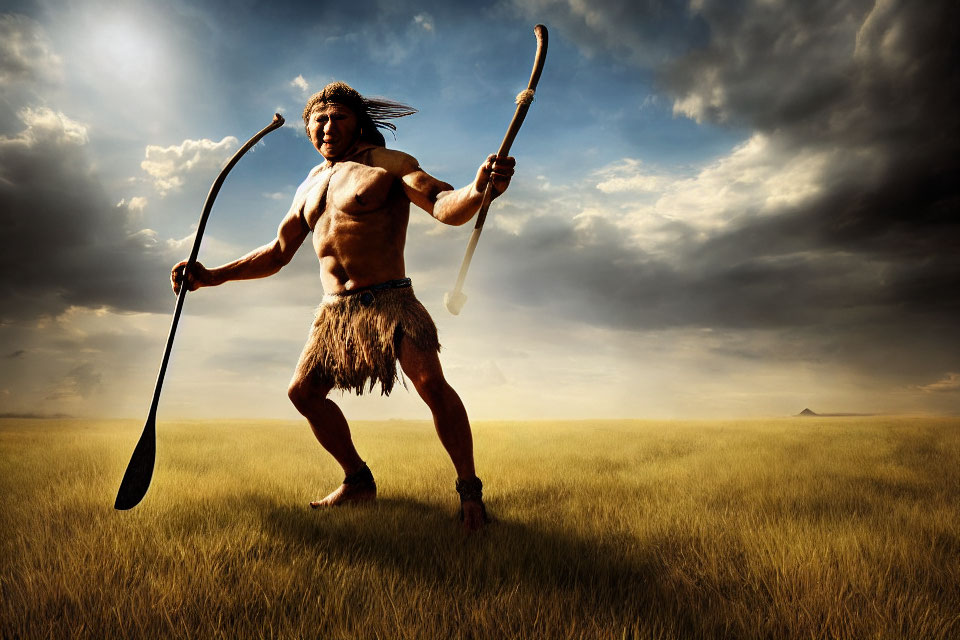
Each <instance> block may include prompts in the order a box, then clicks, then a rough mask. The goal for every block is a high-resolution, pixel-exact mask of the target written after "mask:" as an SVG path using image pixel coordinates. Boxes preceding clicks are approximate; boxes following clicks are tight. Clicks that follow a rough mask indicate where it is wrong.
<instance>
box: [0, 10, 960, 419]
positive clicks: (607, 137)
mask: <svg viewBox="0 0 960 640" xmlns="http://www.w3.org/2000/svg"><path fill="white" fill-rule="evenodd" d="M958 14H960V8H958V5H957V4H956V3H953V2H938V1H931V2H922V3H921V2H907V1H897V0H875V1H874V0H827V1H823V0H808V1H804V2H789V1H785V0H722V1H721V0H675V1H671V0H595V1H593V2H590V3H587V2H583V1H581V0H499V1H495V2H442V1H436V2H423V1H415V0H391V1H389V2H388V1H386V0H384V1H381V2H376V1H369V0H356V1H354V2H350V3H344V2H324V1H315V2H282V1H276V0H270V1H269V2H259V1H255V0H231V1H230V2H226V1H223V2H186V1H176V0H174V1H157V2H140V1H137V0H133V1H130V2H125V3H122V4H121V5H116V4H115V3H112V2H111V3H107V2H99V1H97V0H74V1H69V0H65V1H52V0H33V1H30V2H21V1H18V0H5V1H4V2H3V3H2V5H0V242H2V252H0V265H2V266H0V278H2V280H0V294H2V295H0V362H2V366H0V415H7V416H12V415H60V414H62V415H70V416H79V417H104V418H106V417H123V418H141V417H145V416H146V413H147V411H148V409H149V404H150V400H151V397H152V394H153V388H154V382H155V377H156V372H157V368H158V367H159V364H160V358H161V356H162V352H163V346H164V343H165V341H166V337H167V332H168V329H169V323H170V319H171V316H172V312H173V309H174V305H175V298H174V296H173V294H172V293H171V292H170V290H169V284H168V277H169V270H170V267H171V266H172V265H173V264H174V263H175V262H177V261H179V260H181V259H184V258H185V257H186V256H187V254H188V253H189V250H190V247H191V245H192V242H193V234H194V232H195V230H196V225H197V222H198V219H199V215H200V211H201V208H202V205H203V200H204V197H205V195H206V193H207V190H208V189H209V186H210V183H211V182H212V181H213V179H214V178H215V177H216V175H217V173H218V172H219V170H220V168H221V167H222V166H223V164H224V163H225V162H226V160H227V159H228V158H229V157H230V156H231V155H232V154H233V152H234V151H236V150H237V149H238V148H239V146H240V145H242V144H243V141H245V140H246V139H247V138H249V137H250V136H251V135H253V133H255V132H256V131H258V130H259V129H261V128H262V127H264V126H265V125H266V124H268V123H269V122H270V120H271V118H272V116H273V113H274V112H275V111H278V112H281V113H282V114H284V116H285V117H286V119H287V124H286V125H284V127H283V128H281V129H280V130H279V131H277V132H274V133H272V134H270V135H269V136H267V137H266V138H265V139H264V140H263V141H262V142H261V143H260V144H258V145H257V146H256V147H255V148H254V149H253V150H252V151H251V152H250V153H248V154H247V155H246V156H244V158H243V159H242V160H241V161H240V163H239V164H238V165H237V166H236V168H235V169H234V170H233V172H232V173H231V174H230V176H229V177H228V179H227V181H226V183H225V185H224V187H223V189H222V191H221V193H220V196H219V198H218V200H217V202H216V205H215V206H214V208H213V213H212V216H211V218H210V221H209V223H208V226H207V229H206V232H205V235H204V238H203V245H202V248H201V251H200V260H201V261H202V262H204V263H205V264H207V265H210V266H214V265H219V264H223V263H225V262H228V261H230V260H232V259H234V258H236V257H239V256H241V255H243V254H245V253H246V252H248V251H250V250H251V249H254V248H256V247H258V246H260V245H263V244H265V243H267V242H269V241H271V240H272V239H273V237H274V236H275V233H276V227H277V224H278V223H279V221H280V220H281V219H282V218H283V216H284V215H285V213H286V210H287V208H288V207H289V203H290V201H291V199H292V197H293V193H294V191H295V189H296V186H297V185H298V184H299V183H300V182H301V181H302V180H303V178H304V177H305V176H306V174H307V172H308V171H309V170H310V169H311V168H312V167H313V166H315V165H316V164H318V163H319V162H321V161H322V158H320V157H319V156H318V155H317V153H316V151H315V149H313V147H312V146H311V144H310V143H309V142H308V140H307V139H306V137H305V135H304V132H303V126H302V124H303V123H302V119H301V115H300V114H301V112H302V109H303V104H304V103H305V101H306V99H307V98H308V97H309V96H310V94H311V93H313V92H314V91H318V90H319V89H321V88H322V87H323V86H324V85H325V84H326V83H328V82H330V81H333V80H343V81H346V82H348V83H350V84H351V85H353V86H354V87H355V88H356V89H358V90H359V91H360V92H361V93H364V94H366V95H376V96H384V97H388V98H391V99H394V100H398V101H400V102H404V103H407V104H410V105H412V106H414V107H416V108H417V109H418V110H419V112H418V113H417V114H415V115H413V116H409V117H406V118H403V119H401V120H398V121H396V124H397V127H398V130H397V134H396V138H395V139H394V137H393V136H392V135H390V134H389V132H387V144H388V146H389V147H391V148H397V149H401V150H403V151H405V152H407V153H410V154H412V155H414V156H415V157H416V158H417V159H418V160H419V161H420V163H421V166H422V167H423V168H424V169H425V170H426V171H428V172H429V173H431V174H432V175H434V176H436V177H438V178H440V179H441V180H445V181H447V182H450V183H452V184H454V185H455V186H458V187H459V186H463V185H466V184H468V183H469V182H470V181H471V179H472V178H473V176H474V174H475V172H476V169H477V167H478V166H479V164H480V163H481V162H482V161H483V159H484V158H485V157H486V156H487V154H489V153H493V152H495V151H496V149H497V147H498V146H499V143H500V140H501V139H502V137H503V135H504V132H505V131H506V127H507V124H508V123H509V121H510V118H511V116H512V115H513V111H514V109H515V106H514V103H513V101H514V98H515V96H516V94H517V93H518V92H519V91H521V90H522V89H524V88H525V86H526V82H527V79H528V77H529V74H530V67H531V65H532V61H533V54H534V50H535V39H534V36H533V26H534V25H535V24H536V23H543V24H545V25H546V26H547V27H548V29H549V33H550V45H549V52H548V55H547V62H546V68H545V70H544V73H543V76H542V78H541V80H540V85H539V87H538V89H537V93H536V100H535V101H534V103H533V105H532V106H531V108H530V111H529V113H528V116H527V119H526V122H525V124H524V126H523V129H522V130H521V131H520V134H519V135H518V137H517V140H516V142H515V144H514V146H513V149H512V155H514V156H515V157H516V158H517V175H516V176H515V178H514V180H513V183H512V185H511V187H510V190H509V191H508V192H507V193H506V194H505V195H503V196H502V197H501V198H499V199H498V200H497V201H496V202H494V204H493V206H492V207H491V210H490V215H489V217H488V219H487V223H486V226H485V228H484V231H483V236H482V237H481V240H480V244H479V247H478V249H477V253H476V255H475V257H474V259H473V263H472V265H471V268H470V272H469V275H468V277H467V281H466V285H465V287H464V292H465V293H466V295H467V297H468V300H467V303H466V305H465V307H464V310H463V311H462V313H461V314H460V315H459V316H456V317H454V316H451V315H450V314H449V313H447V312H446V311H445V309H444V307H443V304H442V299H443V294H444V292H445V291H448V290H450V289H451V288H452V287H453V283H454V280H455V277H456V274H457V270H458V269H459V266H460V262H461V260H462V257H463V252H464V250H465V248H466V243H467V239H468V237H469V235H470V231H471V229H472V225H466V226H463V227H448V226H444V225H442V224H440V223H439V222H437V221H435V220H434V219H433V218H431V217H430V216H429V215H427V214H426V213H424V212H422V211H419V210H417V209H416V208H414V211H413V212H412V213H411V224H410V228H409V233H408V240H407V254H406V255H407V271H408V275H409V276H410V277H411V278H412V279H413V281H414V287H415V290H416V292H417V295H418V297H419V298H420V299H421V300H422V301H423V303H424V304H425V306H426V307H427V309H428V310H429V311H430V313H431V314H432V315H433V317H434V318H435V320H436V322H437V325H438V328H439V331H440V340H441V343H442V344H443V350H442V352H441V361H442V362H443V365H444V371H445V373H446V374H447V377H448V380H449V381H450V382H451V384H452V385H453V386H454V388H456V389H457V390H458V392H459V393H460V395H461V396H462V397H463V399H464V402H465V404H466V406H467V409H468V411H469V413H470V415H471V417H473V418H474V419H480V420H491V419H551V420H554V419H581V418H652V419H670V418H738V417H744V418H749V417H766V416H785V415H793V414H796V413H798V412H800V411H801V410H802V409H804V408H806V407H809V408H811V409H813V410H814V411H818V412H859V413H923V414H951V415H956V414H958V413H960V339H958V331H957V324H958V323H957V318H958V317H960V313H958V311H960V297H958V293H957V292H958V291H960V252H958V250H957V249H958V247H960V227H958V204H960V199H958V195H960V171H958V169H960V115H958V114H960V109H957V107H956V105H955V103H954V102H955V97H956V96H957V95H960V86H958V85H960V71H958V69H960V65H958V62H960V60H958V57H960V56H958V55H957V53H958V49H957V47H956V42H957V41H960V33H958V31H960V26H958V25H960V15H958ZM308 247H309V243H305V245H304V247H303V248H301V251H300V252H299V253H298V255H297V256H296V258H295V259H294V261H293V262H292V263H291V264H290V265H289V266H288V267H287V268H286V269H284V270H283V271H281V272H280V273H279V274H277V275H275V276H273V277H271V278H267V279H263V280H257V281H246V282H232V283H228V284H226V285H224V286H221V287H217V288H210V289H202V290H200V291H198V292H196V293H191V294H189V295H188V296H187V299H186V304H185V308H184V317H183V318H182V320H181V323H180V327H179V329H178V332H177V337H176V343H175V346H174V352H173V357H172V359H171V363H170V368H169V370H168V372H167V377H166V382H165V384H164V390H163V396H162V399H161V403H160V411H159V418H160V420H163V419H165V418H166V419H173V418H213V417H217V418H296V417H298V414H297V413H296V411H295V410H294V409H293V407H292V406H291V405H290V404H289V401H288V400H287V397H286V387H287V383H288V381H289V379H290V376H291V374H292V372H293V367H294V365H295V363H296V360H297V357H298V355H299V352H300V350H301V348H302V346H303V343H304V341H305V339H306V335H307V330H308V329H309V326H310V322H311V320H312V317H313V312H314V309H315V307H316V305H317V304H318V303H319V301H320V298H321V296H322V288H321V286H320V280H319V271H318V267H317V264H316V257H315V256H312V255H311V252H310V250H309V248H308ZM335 399H336V400H337V401H338V403H339V404H340V405H341V407H342V408H343V409H344V412H345V413H346V415H347V417H348V418H354V419H391V418H397V419H426V418H429V412H428V410H427V409H426V407H425V406H424V405H423V404H422V403H421V402H420V400H419V398H418V397H417V395H416V393H415V392H414V391H413V390H412V389H410V390H407V389H405V388H403V387H402V386H399V385H398V387H397V388H396V389H395V391H394V393H393V394H392V395H391V396H390V397H389V398H384V397H380V396H378V395H376V394H374V395H370V396H363V397H356V396H352V395H348V394H345V395H343V396H342V397H340V396H338V395H337V396H335Z"/></svg>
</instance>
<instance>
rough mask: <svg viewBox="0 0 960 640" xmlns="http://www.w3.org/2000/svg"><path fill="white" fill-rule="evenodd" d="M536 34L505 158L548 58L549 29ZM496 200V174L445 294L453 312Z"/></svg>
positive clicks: (501, 154) (536, 29)
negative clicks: (527, 78) (529, 69)
mask: <svg viewBox="0 0 960 640" xmlns="http://www.w3.org/2000/svg"><path fill="white" fill-rule="evenodd" d="M533 34H534V35H535V36H536V37H537V53H536V56H535V57H534V61H533V72H532V73H531V74H530V81H529V82H528V83H527V88H526V89H525V90H523V91H521V92H520V94H519V95H518V96H517V110H516V112H514V114H513V120H511V121H510V126H509V127H508V128H507V135H505V136H504V137H503V142H502V143H500V150H499V151H497V157H498V158H503V157H505V156H506V155H507V154H509V153H510V145H512V144H513V139H514V138H516V137H517V132H518V131H520V125H522V124H523V119H524V118H525V117H526V116H527V110H528V109H529V108H530V103H532V102H533V94H534V91H536V89H537V82H539V81H540V74H541V73H542V72H543V63H544V61H545V60H546V58H547V28H546V27H545V26H543V25H542V24H538V25H537V26H535V27H534V28H533ZM492 199H493V176H490V179H489V180H487V186H486V188H485V189H484V190H483V200H482V201H481V204H480V211H479V212H478V213H477V224H476V225H475V226H474V228H473V234H471V236H470V242H468V243H467V253H466V255H464V256H463V264H461V265H460V273H459V274H458V275H457V284H456V285H454V287H453V291H448V292H447V293H446V294H445V295H444V296H443V305H444V306H445V307H446V308H447V311H449V312H450V313H452V314H453V315H459V313H460V310H461V309H463V305H464V303H465V302H466V301H467V296H466V295H464V293H463V281H464V280H466V278H467V269H469V268H470V260H471V259H472V258H473V252H474V250H476V248H477V241H479V240H480V232H481V231H482V230H483V223H484V221H485V220H486V219H487V209H489V208H490V200H492Z"/></svg>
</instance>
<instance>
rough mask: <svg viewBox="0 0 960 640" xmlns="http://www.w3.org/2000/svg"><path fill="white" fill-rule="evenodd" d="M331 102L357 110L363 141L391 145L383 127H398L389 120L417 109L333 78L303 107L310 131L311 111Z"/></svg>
mask: <svg viewBox="0 0 960 640" xmlns="http://www.w3.org/2000/svg"><path fill="white" fill-rule="evenodd" d="M327 104H341V105H343V106H345V107H349V108H350V109H352V110H353V112H354V113H355V114H357V120H358V122H359V124H360V140H361V142H368V143H370V144H373V145H376V146H378V147H385V146H387V143H386V140H384V138H383V134H382V133H380V129H389V130H390V131H396V130H397V125H395V124H393V123H392V122H389V120H392V119H393V118H402V117H404V116H409V115H413V114H414V113H416V112H417V110H416V109H414V108H413V107H411V106H408V105H405V104H401V103H399V102H394V101H393V100H387V99H385V98H364V97H363V96H362V95H360V93H359V92H358V91H357V90H356V89H354V88H353V87H351V86H350V85H348V84H347V83H346V82H331V83H330V84H328V85H327V86H325V87H324V88H323V90H322V91H319V92H317V93H315V94H313V95H312V96H310V99H309V100H307V106H306V107H304V109H303V125H304V128H305V129H307V135H310V131H309V128H308V126H309V124H310V114H311V113H313V110H314V109H316V108H317V107H322V106H324V105H327Z"/></svg>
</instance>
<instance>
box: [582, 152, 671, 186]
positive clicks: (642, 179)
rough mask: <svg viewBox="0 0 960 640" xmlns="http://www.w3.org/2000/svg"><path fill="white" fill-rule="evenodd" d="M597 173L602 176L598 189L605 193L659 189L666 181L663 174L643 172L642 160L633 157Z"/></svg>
mask: <svg viewBox="0 0 960 640" xmlns="http://www.w3.org/2000/svg"><path fill="white" fill-rule="evenodd" d="M595 175H597V177H599V178H601V181H600V182H598V183H597V189H600V191H603V192H604V193H623V192H651V191H657V190H659V189H661V188H662V187H663V186H664V183H665V182H666V178H664V177H663V176H658V175H653V174H649V173H643V172H642V171H641V170H640V161H639V160H634V159H632V158H625V159H624V160H623V161H621V162H620V163H618V164H614V165H610V166H608V167H605V168H603V169H601V170H600V171H598V172H596V174H595Z"/></svg>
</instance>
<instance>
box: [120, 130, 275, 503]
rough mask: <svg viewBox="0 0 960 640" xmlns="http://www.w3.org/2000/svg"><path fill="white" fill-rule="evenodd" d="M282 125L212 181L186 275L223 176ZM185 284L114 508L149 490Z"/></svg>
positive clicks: (259, 134) (239, 153)
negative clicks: (159, 412) (159, 407)
mask: <svg viewBox="0 0 960 640" xmlns="http://www.w3.org/2000/svg"><path fill="white" fill-rule="evenodd" d="M282 125H283V116H281V115H280V114H279V113H277V114H275V115H274V116H273V122H271V123H270V124H268V125H267V126H266V127H264V128H263V129H261V130H260V131H259V132H257V134H256V135H255V136H253V137H252V138H250V139H249V140H247V143H246V144H245V145H243V146H242V147H240V150H239V151H237V152H236V153H235V154H233V157H232V158H230V162H228V163H227V164H226V166H225V167H224V168H223V169H222V170H221V171H220V175H218V176H217V179H216V180H214V181H213V185H212V186H211V187H210V192H209V193H207V200H206V202H204V204H203V213H202V214H200V224H199V225H197V235H196V237H195V238H194V240H193V250H192V251H191V252H190V258H189V259H188V260H187V265H186V266H185V267H184V271H183V272H184V273H189V272H190V269H191V268H192V267H193V264H194V263H195V262H196V261H197V254H198V253H199V252H200V239H201V238H202V237H203V230H204V228H206V226H207V218H209V217H210V210H211V209H212V208H213V201H214V200H216V198H217V194H218V193H219V192H220V187H221V186H222V185H223V181H224V180H225V179H226V177H227V174H228V173H230V170H231V169H233V165H235V164H237V162H238V161H239V160H240V158H241V157H243V154H245V153H246V152H247V151H248V150H249V149H250V147H252V146H253V145H255V144H257V143H258V142H260V139H261V138H262V137H263V136H265V135H267V134H268V133H270V132H271V131H273V130H274V129H279V128H280V127H281V126H282ZM185 285H186V282H184V283H182V284H181V285H180V295H178V296H177V308H176V310H175V311H174V312H173V323H172V324H171V325H170V335H169V336H167V348H166V349H165V350H164V352H163V360H162V361H161V362H160V373H159V374H157V385H156V387H154V390H153V402H152V403H150V414H149V415H148V416H147V422H146V424H145V425H144V426H143V433H141V434H140V440H139V441H138V442H137V446H136V448H134V450H133V455H132V456H131V457H130V463H129V464H127V470H126V471H125V472H124V474H123V480H122V481H121V482H120V489H119V490H118V491H117V500H116V502H114V504H113V507H114V509H132V508H133V507H135V506H137V505H138V504H140V501H141V500H143V496H145V495H146V494H147V489H149V488H150V480H151V479H152V478H153V466H154V462H155V461H156V457H157V405H158V404H159V403H160V390H161V388H162V387H163V376H164V374H166V372H167V363H168V362H169V361H170V350H171V349H172V348H173V337H174V336H175V335H176V333H177V323H179V322H180V312H181V311H182V310H183V301H184V300H185V299H186V297H187V287H186V286H185Z"/></svg>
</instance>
